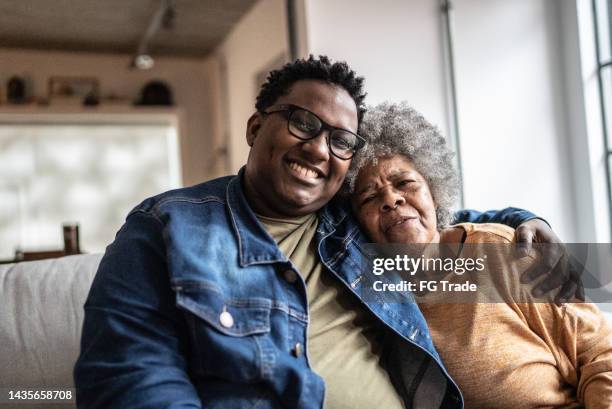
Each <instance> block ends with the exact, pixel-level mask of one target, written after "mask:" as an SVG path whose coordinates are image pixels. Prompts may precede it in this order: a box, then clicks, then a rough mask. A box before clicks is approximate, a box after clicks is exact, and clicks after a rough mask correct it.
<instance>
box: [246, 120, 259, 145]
mask: <svg viewBox="0 0 612 409" xmlns="http://www.w3.org/2000/svg"><path fill="white" fill-rule="evenodd" d="M262 119H263V117H262V115H261V114H260V113H259V112H255V113H254V114H253V115H251V117H250V118H249V120H248V121H247V129H246V141H247V143H248V144H249V146H253V143H255V138H256V137H257V134H258V133H259V130H260V129H261V121H262Z"/></svg>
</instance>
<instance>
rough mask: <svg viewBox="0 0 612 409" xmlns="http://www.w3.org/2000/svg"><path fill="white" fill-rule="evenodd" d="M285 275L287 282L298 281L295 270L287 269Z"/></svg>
mask: <svg viewBox="0 0 612 409" xmlns="http://www.w3.org/2000/svg"><path fill="white" fill-rule="evenodd" d="M283 275H284V276H285V280H287V282H288V283H290V284H293V283H295V282H296V281H297V274H296V273H295V271H293V270H285V272H284V273H283Z"/></svg>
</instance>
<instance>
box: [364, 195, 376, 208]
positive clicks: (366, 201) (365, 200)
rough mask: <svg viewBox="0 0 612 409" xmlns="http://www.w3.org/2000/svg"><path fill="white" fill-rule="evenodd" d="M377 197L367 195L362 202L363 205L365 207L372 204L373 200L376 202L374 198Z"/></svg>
mask: <svg viewBox="0 0 612 409" xmlns="http://www.w3.org/2000/svg"><path fill="white" fill-rule="evenodd" d="M375 197H376V195H375V194H371V195H367V196H365V197H364V198H363V199H362V200H361V205H362V206H363V205H364V204H366V203H369V202H371V201H372V200H374V198H375Z"/></svg>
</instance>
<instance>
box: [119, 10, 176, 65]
mask: <svg viewBox="0 0 612 409" xmlns="http://www.w3.org/2000/svg"><path fill="white" fill-rule="evenodd" d="M175 17H176V11H175V9H174V6H173V2H172V0H159V7H158V8H157V10H156V11H155V13H154V14H153V16H152V17H151V21H150V22H149V25H148V26H147V29H146V30H145V32H144V34H143V36H142V38H141V39H140V43H139V44H138V49H137V51H136V54H135V55H134V57H133V58H132V61H131V63H130V67H131V68H138V69H139V70H149V69H151V68H153V65H155V61H154V60H153V58H152V57H151V55H150V54H149V52H148V50H149V43H150V42H151V39H152V38H153V36H154V35H155V34H156V33H157V32H158V31H159V29H160V28H162V27H163V28H165V29H169V28H172V26H173V25H174V21H175Z"/></svg>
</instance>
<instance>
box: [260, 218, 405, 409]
mask: <svg viewBox="0 0 612 409" xmlns="http://www.w3.org/2000/svg"><path fill="white" fill-rule="evenodd" d="M258 218H259V221H260V222H261V224H262V225H263V226H264V227H265V228H266V229H267V231H268V233H269V234H270V236H272V238H274V240H275V241H276V242H277V243H278V246H279V248H280V249H281V251H282V252H283V253H284V254H285V255H286V256H287V257H288V258H289V259H290V260H291V262H292V263H293V264H294V265H295V267H296V268H297V269H298V270H299V273H300V274H301V276H302V278H303V279H304V281H305V282H306V293H307V296H308V309H309V315H310V324H309V327H308V339H307V343H308V344H307V354H308V359H309V361H310V364H311V366H312V368H313V369H314V370H315V372H317V373H318V374H319V375H321V376H322V377H323V379H324V380H325V385H326V392H325V408H326V409H345V408H346V409H362V408H363V409H366V408H367V409H371V408H385V409H396V408H403V407H404V406H403V404H402V402H401V398H400V397H399V395H398V394H397V391H396V390H395V388H394V387H393V385H392V384H391V380H390V379H389V375H388V374H387V372H386V371H385V369H384V368H383V367H382V366H381V364H380V356H381V352H382V351H381V346H382V345H381V344H382V343H381V341H382V337H383V332H384V329H383V324H381V323H380V322H379V321H378V320H377V319H376V318H375V317H374V316H373V315H372V314H371V313H370V312H369V311H368V310H366V308H365V307H364V306H363V305H361V303H360V302H359V300H357V298H356V297H355V296H353V295H352V294H350V293H349V290H348V289H347V288H346V287H345V286H344V284H342V283H341V282H340V280H339V279H337V278H336V277H333V273H332V272H331V271H329V270H327V269H326V268H325V267H324V266H323V264H322V263H321V261H320V260H319V257H318V256H317V251H316V243H315V240H314V237H315V232H316V229H317V225H318V217H317V215H316V214H312V215H308V216H304V217H300V218H296V219H290V220H285V219H283V220H279V219H272V218H268V217H263V216H258Z"/></svg>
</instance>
